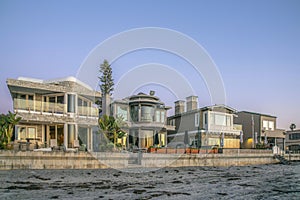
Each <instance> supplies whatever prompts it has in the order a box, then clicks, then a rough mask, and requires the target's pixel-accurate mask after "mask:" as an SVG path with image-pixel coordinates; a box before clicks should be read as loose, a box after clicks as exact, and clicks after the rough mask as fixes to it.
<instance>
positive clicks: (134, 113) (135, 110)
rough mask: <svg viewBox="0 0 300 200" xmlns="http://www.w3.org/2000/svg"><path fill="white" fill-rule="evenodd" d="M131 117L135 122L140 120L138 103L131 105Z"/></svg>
mask: <svg viewBox="0 0 300 200" xmlns="http://www.w3.org/2000/svg"><path fill="white" fill-rule="evenodd" d="M130 117H131V120H132V121H134V122H137V121H139V106H138V105H132V106H130Z"/></svg>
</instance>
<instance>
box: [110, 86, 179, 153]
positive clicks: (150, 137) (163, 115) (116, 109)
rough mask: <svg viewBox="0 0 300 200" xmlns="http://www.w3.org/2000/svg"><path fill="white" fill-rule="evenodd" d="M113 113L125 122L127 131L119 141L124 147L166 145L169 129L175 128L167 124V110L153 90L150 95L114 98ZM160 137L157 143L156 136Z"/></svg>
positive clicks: (142, 147) (139, 94)
mask: <svg viewBox="0 0 300 200" xmlns="http://www.w3.org/2000/svg"><path fill="white" fill-rule="evenodd" d="M110 108H111V115H112V116H114V117H115V118H117V117H121V118H122V119H123V121H124V122H125V123H124V125H123V127H122V129H123V130H125V132H126V133H127V134H126V135H125V136H124V137H123V138H122V139H119V141H118V143H121V144H122V146H123V147H124V148H132V147H136V148H139V149H146V148H148V147H150V146H154V145H157V146H165V145H166V144H167V131H168V130H169V131H170V130H175V127H174V126H169V125H167V110H169V109H170V108H171V107H168V106H165V104H164V103H163V102H162V101H160V99H159V98H158V97H156V96H154V92H153V91H151V92H150V94H149V95H147V94H144V93H138V94H137V95H132V96H130V97H127V98H124V99H121V100H114V101H112V103H111V106H110ZM155 134H157V135H156V137H158V138H157V139H158V140H157V144H155V141H154V138H155Z"/></svg>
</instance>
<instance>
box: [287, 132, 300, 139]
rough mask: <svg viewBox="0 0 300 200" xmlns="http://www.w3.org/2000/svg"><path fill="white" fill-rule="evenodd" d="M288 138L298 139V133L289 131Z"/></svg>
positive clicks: (299, 136) (299, 135)
mask: <svg viewBox="0 0 300 200" xmlns="http://www.w3.org/2000/svg"><path fill="white" fill-rule="evenodd" d="M289 139H290V140H300V133H291V134H290V135H289Z"/></svg>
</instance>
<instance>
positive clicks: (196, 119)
mask: <svg viewBox="0 0 300 200" xmlns="http://www.w3.org/2000/svg"><path fill="white" fill-rule="evenodd" d="M198 126H199V113H195V127H198Z"/></svg>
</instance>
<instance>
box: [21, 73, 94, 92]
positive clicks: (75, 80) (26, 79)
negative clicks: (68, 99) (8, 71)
mask: <svg viewBox="0 0 300 200" xmlns="http://www.w3.org/2000/svg"><path fill="white" fill-rule="evenodd" d="M17 80H21V81H29V82H34V83H44V84H47V83H60V82H65V81H68V82H74V83H78V84H79V85H81V86H83V87H85V88H87V89H89V90H93V89H92V88H91V87H90V86H89V85H87V84H86V83H84V82H82V81H80V80H78V79H77V78H75V77H73V76H68V77H63V78H56V79H49V80H42V79H36V78H29V77H18V79H17Z"/></svg>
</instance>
